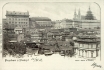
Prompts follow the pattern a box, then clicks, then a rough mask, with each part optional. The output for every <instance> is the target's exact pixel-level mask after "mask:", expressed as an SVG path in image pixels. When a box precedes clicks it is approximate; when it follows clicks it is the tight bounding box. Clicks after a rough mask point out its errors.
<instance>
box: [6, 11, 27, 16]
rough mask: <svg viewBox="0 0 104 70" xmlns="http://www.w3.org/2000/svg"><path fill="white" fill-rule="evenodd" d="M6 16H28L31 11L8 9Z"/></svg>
mask: <svg viewBox="0 0 104 70" xmlns="http://www.w3.org/2000/svg"><path fill="white" fill-rule="evenodd" d="M6 16H28V17H29V12H17V11H6Z"/></svg>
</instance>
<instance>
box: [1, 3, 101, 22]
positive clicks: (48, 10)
mask: <svg viewBox="0 0 104 70" xmlns="http://www.w3.org/2000/svg"><path fill="white" fill-rule="evenodd" d="M89 6H90V8H91V11H92V13H93V15H94V16H95V17H96V18H97V19H98V20H100V8H99V6H97V4H95V3H85V4H84V6H83V4H82V3H70V2H69V3H66V2H65V3H54V2H53V3H38V2H37V3H8V4H6V5H5V6H4V8H3V12H4V13H3V18H5V17H6V16H5V15H6V11H20V12H26V11H28V12H29V15H30V17H49V18H50V19H51V20H53V21H54V20H62V19H64V18H67V19H73V17H74V11H75V9H76V12H77V13H78V11H79V9H80V12H81V15H84V16H85V15H86V13H87V11H88V9H89ZM93 7H94V8H93ZM11 8H12V9H11ZM96 10H97V11H96Z"/></svg>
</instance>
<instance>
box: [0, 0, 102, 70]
mask: <svg viewBox="0 0 104 70" xmlns="http://www.w3.org/2000/svg"><path fill="white" fill-rule="evenodd" d="M0 27H2V29H1V33H0V36H1V37H2V39H0V40H1V42H2V43H1V45H2V59H3V60H4V61H5V62H7V63H8V62H28V61H30V62H32V61H33V62H44V61H45V60H46V61H47V62H44V64H45V63H46V66H47V67H46V68H48V65H47V63H49V62H50V64H51V63H53V62H58V63H59V64H62V63H63V65H62V66H63V68H62V70H69V69H67V68H66V69H64V68H65V67H64V63H65V62H67V63H68V62H69V63H70V61H74V63H75V62H76V63H77V64H79V62H80V61H82V62H85V61H86V62H90V61H93V62H94V61H101V8H100V6H99V5H98V4H97V3H94V2H8V3H6V4H5V5H4V6H3V7H2V24H1V26H0ZM0 48H1V47H0ZM76 63H75V64H76ZM8 64H9V63H8ZM27 64H28V63H27ZM16 65H17V64H16ZM56 65H57V64H56ZM67 65H68V64H67ZM67 65H66V67H68V66H67ZM70 65H71V64H69V66H70ZM82 65H83V64H82ZM3 66H4V67H5V65H3ZM36 66H37V65H36ZM40 66H42V64H41V65H40ZM50 66H51V65H50ZM50 66H49V67H50ZM60 66H61V65H60ZM71 66H72V65H71ZM86 66H87V64H86ZM91 66H92V67H93V68H94V67H96V66H97V64H96V63H92V65H91ZM73 67H74V65H73ZM73 67H71V68H72V69H73ZM98 67H101V66H98ZM59 68H60V67H59ZM82 68H84V67H82ZM37 69H38V70H41V69H40V68H37ZM53 69H54V68H53ZM53 69H52V70H53ZM77 69H78V68H77ZM4 70H7V69H6V68H4ZM8 70H9V69H8ZM17 70H18V69H17ZM23 70H24V69H23ZM26 70H28V69H26ZM47 70H49V68H48V69H47ZM55 70H57V69H55ZM78 70H82V69H78Z"/></svg>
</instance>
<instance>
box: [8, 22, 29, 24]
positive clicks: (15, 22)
mask: <svg viewBox="0 0 104 70" xmlns="http://www.w3.org/2000/svg"><path fill="white" fill-rule="evenodd" d="M9 23H19V24H21V23H26V24H27V22H9Z"/></svg>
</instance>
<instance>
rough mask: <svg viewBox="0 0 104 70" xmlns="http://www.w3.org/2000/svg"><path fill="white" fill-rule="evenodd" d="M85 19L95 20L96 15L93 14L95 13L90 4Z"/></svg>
mask: <svg viewBox="0 0 104 70" xmlns="http://www.w3.org/2000/svg"><path fill="white" fill-rule="evenodd" d="M85 19H86V20H94V16H93V14H92V12H91V10H90V6H89V11H87V14H86V16H85Z"/></svg>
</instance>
